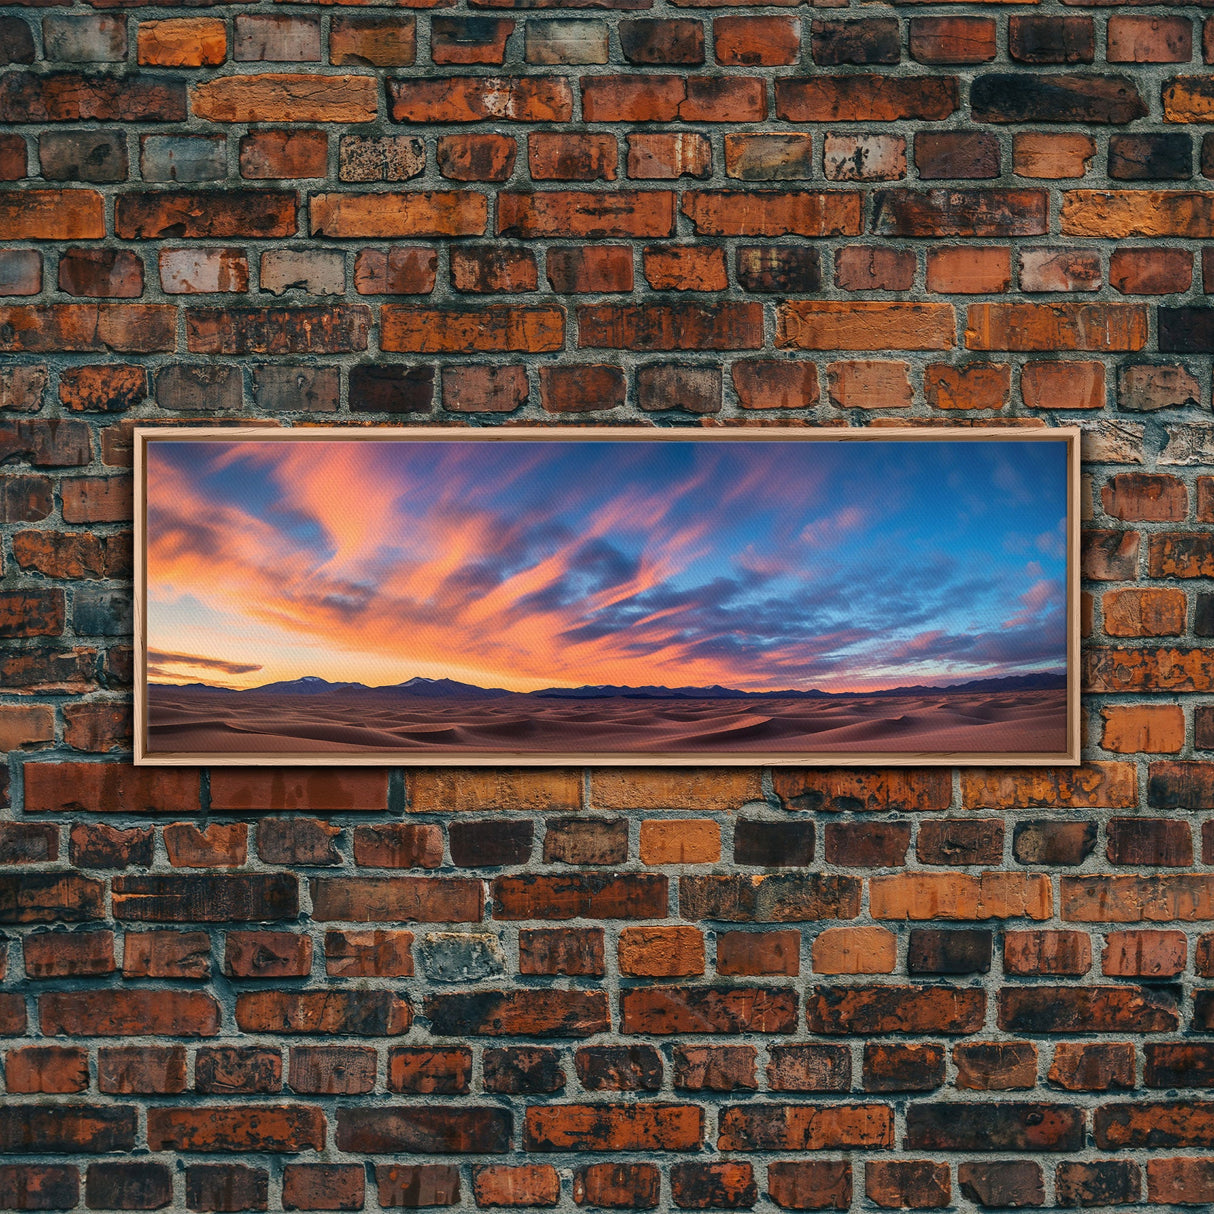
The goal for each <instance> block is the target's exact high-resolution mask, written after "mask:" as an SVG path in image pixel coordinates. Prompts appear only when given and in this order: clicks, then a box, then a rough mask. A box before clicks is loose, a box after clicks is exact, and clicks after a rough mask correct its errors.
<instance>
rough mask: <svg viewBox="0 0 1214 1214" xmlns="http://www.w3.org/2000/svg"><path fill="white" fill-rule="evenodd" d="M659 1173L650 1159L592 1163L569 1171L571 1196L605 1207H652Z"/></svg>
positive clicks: (655, 1201) (656, 1199)
mask: <svg viewBox="0 0 1214 1214" xmlns="http://www.w3.org/2000/svg"><path fill="white" fill-rule="evenodd" d="M661 1183H662V1178H661V1173H660V1172H659V1171H658V1169H657V1168H656V1167H655V1166H654V1165H653V1164H651V1163H592V1164H587V1165H585V1166H584V1167H580V1168H578V1169H577V1171H576V1172H574V1174H573V1200H574V1201H575V1202H577V1204H578V1205H589V1206H597V1207H600V1208H606V1209H617V1210H620V1209H633V1210H652V1209H654V1208H655V1207H656V1206H657V1204H658V1192H659V1190H660V1188H661Z"/></svg>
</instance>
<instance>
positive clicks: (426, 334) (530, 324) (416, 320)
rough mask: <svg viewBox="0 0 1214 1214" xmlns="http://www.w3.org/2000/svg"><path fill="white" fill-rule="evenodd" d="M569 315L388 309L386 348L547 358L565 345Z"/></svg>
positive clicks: (546, 310) (535, 310) (513, 308)
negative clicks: (519, 353) (512, 353)
mask: <svg viewBox="0 0 1214 1214" xmlns="http://www.w3.org/2000/svg"><path fill="white" fill-rule="evenodd" d="M564 335H565V314H564V312H563V311H562V309H560V308H556V307H523V306H521V305H514V304H497V305H492V306H488V307H478V308H465V309H459V310H457V309H454V308H446V309H437V308H425V307H415V306H413V305H410V304H385V305H384V306H383V308H382V309H381V311H380V348H381V349H384V350H399V351H411V352H417V353H437V352H452V353H473V352H477V353H481V352H485V351H490V350H498V351H526V352H531V353H544V352H547V351H553V350H559V349H561V348H562V346H563V345H564Z"/></svg>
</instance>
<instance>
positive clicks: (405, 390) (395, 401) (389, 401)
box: [350, 363, 434, 413]
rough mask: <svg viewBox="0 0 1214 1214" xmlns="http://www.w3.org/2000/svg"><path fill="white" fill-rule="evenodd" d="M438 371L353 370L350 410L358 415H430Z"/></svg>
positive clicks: (366, 366) (369, 366)
mask: <svg viewBox="0 0 1214 1214" xmlns="http://www.w3.org/2000/svg"><path fill="white" fill-rule="evenodd" d="M433 407H434V368H433V367H404V366H400V365H399V364H393V363H386V364H378V363H363V364H361V365H359V366H357V367H352V368H351V369H350V409H351V410H352V411H353V412H356V413H429V412H430V410H431V409H432V408H433Z"/></svg>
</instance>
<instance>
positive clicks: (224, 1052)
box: [194, 1046, 282, 1094]
mask: <svg viewBox="0 0 1214 1214" xmlns="http://www.w3.org/2000/svg"><path fill="white" fill-rule="evenodd" d="M194 1087H195V1089H196V1090H197V1091H199V1092H208V1093H214V1092H219V1093H221V1094H228V1093H236V1092H242V1093H244V1092H248V1093H253V1092H278V1091H281V1089H282V1056H281V1054H280V1053H279V1051H278V1050H271V1049H256V1048H238V1047H232V1046H217V1047H203V1048H201V1049H199V1050H198V1052H197V1054H196V1057H195V1062H194Z"/></svg>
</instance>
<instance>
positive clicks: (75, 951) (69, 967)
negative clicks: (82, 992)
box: [23, 931, 116, 978]
mask: <svg viewBox="0 0 1214 1214" xmlns="http://www.w3.org/2000/svg"><path fill="white" fill-rule="evenodd" d="M23 951H24V957H25V972H26V974H27V975H28V976H29V977H31V978H75V977H91V976H95V975H99V974H112V973H113V972H114V970H115V968H116V966H115V963H114V933H113V932H109V931H83V932H62V931H54V932H37V933H35V934H33V935H29V936H26V937H25V941H24V950H23Z"/></svg>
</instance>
